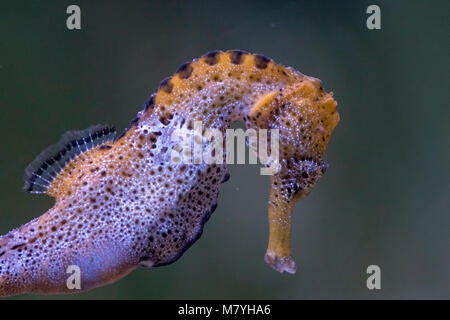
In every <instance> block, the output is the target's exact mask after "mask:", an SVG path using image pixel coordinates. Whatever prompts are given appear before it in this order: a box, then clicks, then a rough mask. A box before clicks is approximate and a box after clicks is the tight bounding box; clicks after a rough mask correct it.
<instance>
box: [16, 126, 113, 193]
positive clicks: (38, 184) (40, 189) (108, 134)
mask: <svg viewBox="0 0 450 320" xmlns="http://www.w3.org/2000/svg"><path fill="white" fill-rule="evenodd" d="M115 135H116V129H115V128H114V127H112V126H108V125H99V124H98V125H95V126H91V127H89V128H88V129H85V130H80V131H69V132H66V133H64V134H63V136H62V137H61V140H59V142H58V143H57V144H54V145H51V146H50V147H48V148H47V149H45V150H44V151H42V152H41V153H40V154H39V155H38V156H37V157H36V159H34V160H33V162H31V163H30V164H29V165H28V167H27V168H26V169H25V177H24V181H25V184H24V186H23V190H24V191H26V192H28V193H46V191H47V188H48V186H49V185H50V184H51V182H52V181H53V179H54V178H55V177H56V176H57V175H58V174H59V172H60V171H61V170H62V169H63V168H64V167H65V166H66V164H67V163H68V162H69V161H70V160H72V159H74V158H75V157H76V156H78V155H79V154H81V153H83V152H86V151H87V150H90V149H93V148H95V147H97V146H98V145H101V144H103V143H105V142H109V141H113V140H114V137H115Z"/></svg>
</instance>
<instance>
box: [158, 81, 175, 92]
mask: <svg viewBox="0 0 450 320" xmlns="http://www.w3.org/2000/svg"><path fill="white" fill-rule="evenodd" d="M171 79H172V77H167V78H165V79H164V80H163V81H161V82H160V84H159V90H162V91H164V92H166V93H172V89H173V84H172V83H171V82H170V80H171Z"/></svg>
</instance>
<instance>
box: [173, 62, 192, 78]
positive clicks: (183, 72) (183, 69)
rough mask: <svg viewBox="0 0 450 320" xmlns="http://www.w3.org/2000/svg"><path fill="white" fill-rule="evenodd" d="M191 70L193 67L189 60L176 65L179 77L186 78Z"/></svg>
mask: <svg viewBox="0 0 450 320" xmlns="http://www.w3.org/2000/svg"><path fill="white" fill-rule="evenodd" d="M193 70H194V68H193V67H192V64H191V63H190V62H186V63H183V64H182V65H181V66H179V67H178V69H177V72H176V74H178V76H179V77H180V78H181V79H188V78H189V77H190V76H191V74H192V71H193Z"/></svg>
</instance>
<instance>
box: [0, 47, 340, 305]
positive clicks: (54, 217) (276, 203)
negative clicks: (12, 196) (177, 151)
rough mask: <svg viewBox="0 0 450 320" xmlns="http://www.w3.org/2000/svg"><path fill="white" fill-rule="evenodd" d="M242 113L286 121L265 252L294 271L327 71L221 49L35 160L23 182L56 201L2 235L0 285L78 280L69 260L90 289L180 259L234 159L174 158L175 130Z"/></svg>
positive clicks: (62, 286)
mask: <svg viewBox="0 0 450 320" xmlns="http://www.w3.org/2000/svg"><path fill="white" fill-rule="evenodd" d="M242 120H243V121H244V122H245V124H246V126H247V128H253V129H256V130H257V129H278V130H279V137H280V144H279V146H280V150H279V152H280V166H281V168H280V170H279V171H278V173H277V174H276V175H274V176H272V177H271V192H270V199H269V225H270V238H269V246H268V249H267V253H266V261H267V262H268V263H269V264H270V265H271V266H272V267H273V268H275V269H276V270H278V271H280V272H283V271H287V272H291V273H293V272H295V263H294V261H293V259H292V256H291V248H290V235H291V215H292V208H293V206H294V204H295V203H296V202H297V201H298V200H299V199H300V198H302V197H303V196H305V195H306V194H307V193H308V192H309V191H310V190H311V188H312V187H313V185H314V184H315V182H316V181H317V179H318V178H319V177H320V176H321V175H322V174H323V173H324V172H325V169H326V167H327V165H326V163H325V162H324V161H323V156H324V153H325V149H326V146H327V143H328V140H329V138H330V134H331V132H332V130H333V129H334V127H335V126H336V125H337V123H338V121H339V115H338V113H337V111H336V102H335V101H334V100H333V98H332V94H329V93H326V92H325V91H324V90H323V89H322V86H321V82H320V81H319V80H317V79H315V78H311V77H307V76H305V75H303V74H301V73H300V72H297V71H295V70H293V69H291V68H287V67H284V66H282V65H279V64H276V63H274V62H273V61H272V60H270V59H268V58H266V57H264V56H262V55H251V54H249V53H246V52H243V51H237V50H233V51H228V52H219V51H214V52H210V53H207V54H206V55H204V56H203V57H201V58H200V59H196V60H194V61H192V62H189V63H185V64H183V65H181V66H180V67H179V69H178V70H177V72H176V74H175V75H174V76H173V77H171V78H167V79H165V80H163V81H162V82H161V84H160V87H159V89H158V92H157V93H156V94H154V95H152V96H151V97H150V99H149V101H147V102H146V103H145V104H144V107H143V110H142V111H141V112H139V114H138V117H137V118H136V119H135V120H133V121H132V122H131V124H130V127H129V128H128V129H127V130H126V131H125V132H124V133H123V134H122V135H121V136H119V137H118V138H114V136H115V130H114V128H112V127H109V126H94V127H91V128H89V129H87V130H85V131H77V132H70V133H67V134H65V135H64V137H63V139H62V140H61V142H60V143H59V144H57V145H55V146H52V147H50V148H49V149H47V150H46V151H44V152H43V153H42V154H40V155H39V157H38V158H37V159H36V160H35V161H34V162H33V163H32V164H31V165H30V166H29V167H28V168H27V171H26V176H25V187H24V189H25V190H26V191H28V192H33V193H46V194H47V195H49V196H51V197H54V198H55V200H56V202H55V205H54V207H53V208H51V209H50V210H49V211H47V212H46V213H45V214H44V215H42V216H41V217H39V218H36V219H34V220H32V221H31V222H29V223H27V224H25V225H23V226H22V227H20V228H18V229H15V230H13V231H11V232H9V233H8V234H7V235H4V236H2V237H0V295H2V296H7V295H15V294H21V293H63V292H74V291H76V292H79V291H78V290H69V289H68V288H67V285H66V281H67V273H66V270H67V267H68V266H71V265H76V266H79V268H80V270H81V273H82V275H83V276H82V278H81V282H82V283H81V288H82V290H88V289H91V288H94V287H98V286H101V285H105V284H107V283H111V282H113V281H116V280H118V279H120V278H122V277H123V276H125V275H126V274H127V273H129V272H130V271H132V270H133V269H135V268H136V267H138V266H144V267H156V266H162V265H166V264H169V263H172V262H174V261H175V260H177V259H178V258H179V257H180V256H181V255H182V254H183V253H184V252H185V251H186V249H187V248H189V246H190V245H191V244H192V243H194V242H195V241H196V240H197V239H198V238H199V237H200V235H201V233H202V230H203V226H204V224H205V222H206V221H207V220H208V219H209V218H210V216H211V214H212V213H213V211H214V210H215V208H216V206H217V196H218V192H219V188H220V185H221V183H222V182H224V181H226V180H227V179H228V176H229V174H228V171H227V168H226V164H211V165H208V164H205V163H201V164H183V163H179V164H174V163H172V162H171V161H170V150H171V148H172V147H173V141H171V139H170V136H171V133H172V132H173V131H174V130H175V129H180V128H182V129H185V130H193V123H194V122H195V121H202V123H203V125H204V128H205V129H208V128H214V129H218V130H221V131H222V132H224V131H225V130H226V129H227V128H228V127H229V125H230V123H232V122H234V121H242Z"/></svg>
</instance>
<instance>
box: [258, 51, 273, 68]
mask: <svg viewBox="0 0 450 320" xmlns="http://www.w3.org/2000/svg"><path fill="white" fill-rule="evenodd" d="M269 62H270V59H269V58H267V57H266V56H264V55H262V54H255V66H256V67H257V68H258V69H265V68H267V65H268V64H269Z"/></svg>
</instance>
